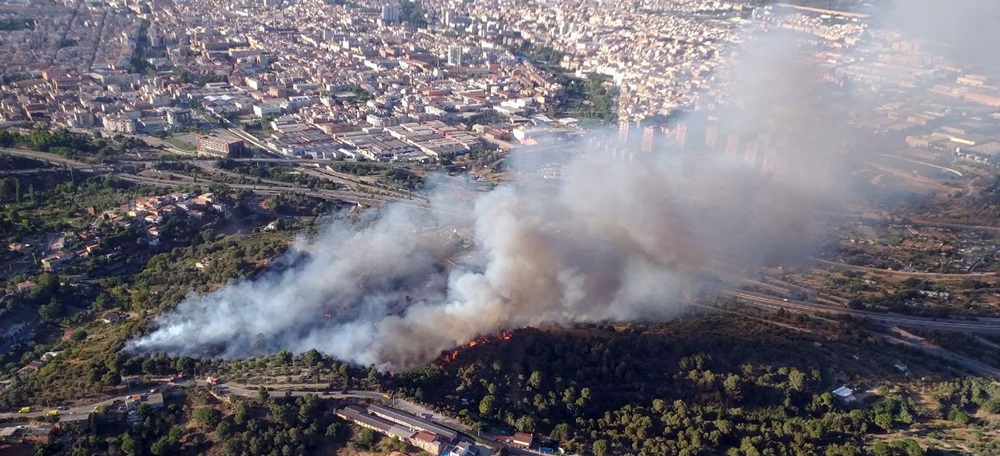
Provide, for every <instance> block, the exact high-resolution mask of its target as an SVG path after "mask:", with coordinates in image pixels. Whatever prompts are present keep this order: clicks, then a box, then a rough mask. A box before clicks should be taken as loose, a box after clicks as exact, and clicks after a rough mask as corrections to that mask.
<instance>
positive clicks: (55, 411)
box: [45, 410, 59, 416]
mask: <svg viewBox="0 0 1000 456" xmlns="http://www.w3.org/2000/svg"><path fill="white" fill-rule="evenodd" d="M45 416H59V411H58V410H49V411H47V412H45Z"/></svg>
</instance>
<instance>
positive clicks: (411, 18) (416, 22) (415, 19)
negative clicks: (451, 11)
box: [399, 0, 427, 27]
mask: <svg viewBox="0 0 1000 456" xmlns="http://www.w3.org/2000/svg"><path fill="white" fill-rule="evenodd" d="M399 6H400V9H399V20H400V21H401V22H407V23H410V24H412V25H413V26H415V27H426V26H427V18H426V16H427V11H425V10H424V7H423V6H421V5H420V3H417V2H413V1H410V0H403V1H402V2H400V4H399Z"/></svg>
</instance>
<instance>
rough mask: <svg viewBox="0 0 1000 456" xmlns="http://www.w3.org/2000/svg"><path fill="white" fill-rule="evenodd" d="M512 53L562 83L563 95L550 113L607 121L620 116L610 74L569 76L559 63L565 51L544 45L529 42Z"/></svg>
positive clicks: (512, 49) (514, 49) (514, 48)
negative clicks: (582, 77)
mask: <svg viewBox="0 0 1000 456" xmlns="http://www.w3.org/2000/svg"><path fill="white" fill-rule="evenodd" d="M511 52H513V53H514V55H519V56H522V57H524V58H525V59H527V60H528V61H530V62H531V63H532V64H533V65H535V66H536V67H538V68H539V69H541V70H544V71H546V72H548V73H551V74H552V75H554V76H555V78H556V82H558V83H559V84H561V85H562V86H563V88H564V93H563V95H562V96H560V97H558V98H557V99H556V100H555V101H554V102H552V103H551V106H550V108H549V114H550V115H554V116H574V117H579V118H583V119H593V120H598V121H601V122H604V123H611V122H613V121H614V120H615V119H617V118H618V112H617V102H616V97H617V91H616V89H615V87H614V84H612V83H611V77H609V76H606V75H600V74H593V73H592V74H589V75H587V77H586V78H584V79H581V78H577V77H574V76H570V75H567V74H566V73H565V71H564V70H563V69H562V68H561V67H559V62H561V61H562V59H563V56H565V54H564V53H563V52H560V51H558V50H556V49H552V48H549V47H545V46H534V45H532V44H531V43H530V42H523V43H522V44H521V45H520V46H516V47H513V48H511Z"/></svg>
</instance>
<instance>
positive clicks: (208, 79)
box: [173, 67, 229, 85]
mask: <svg viewBox="0 0 1000 456" xmlns="http://www.w3.org/2000/svg"><path fill="white" fill-rule="evenodd" d="M173 71H174V74H176V75H177V76H180V78H181V80H183V81H184V82H187V83H189V84H190V83H197V84H202V85H204V84H210V83H215V82H229V76H227V75H224V74H196V73H192V72H190V71H188V69H187V68H182V67H174V70H173Z"/></svg>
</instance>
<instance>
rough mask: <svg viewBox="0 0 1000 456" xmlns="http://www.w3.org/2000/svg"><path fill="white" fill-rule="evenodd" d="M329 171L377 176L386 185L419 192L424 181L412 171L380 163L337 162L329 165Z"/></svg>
mask: <svg viewBox="0 0 1000 456" xmlns="http://www.w3.org/2000/svg"><path fill="white" fill-rule="evenodd" d="M330 169H332V170H334V171H337V172H341V173H347V174H354V175H355V176H379V180H380V181H382V182H384V183H385V184H387V185H390V186H396V187H402V188H405V189H408V190H419V189H420V188H422V187H423V186H424V179H423V178H422V177H420V176H418V175H416V174H414V173H413V172H412V171H410V170H407V169H404V168H398V167H395V166H392V165H386V164H382V163H370V162H346V161H339V162H333V163H330Z"/></svg>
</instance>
